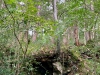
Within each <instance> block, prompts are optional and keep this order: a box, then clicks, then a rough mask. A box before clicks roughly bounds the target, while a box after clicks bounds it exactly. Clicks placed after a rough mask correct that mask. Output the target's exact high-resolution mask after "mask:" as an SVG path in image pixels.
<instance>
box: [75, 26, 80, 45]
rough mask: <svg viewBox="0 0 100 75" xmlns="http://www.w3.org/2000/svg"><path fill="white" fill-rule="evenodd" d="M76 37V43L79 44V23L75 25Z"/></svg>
mask: <svg viewBox="0 0 100 75" xmlns="http://www.w3.org/2000/svg"><path fill="white" fill-rule="evenodd" d="M74 38H75V45H76V46H79V34H78V26H77V25H74Z"/></svg>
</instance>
